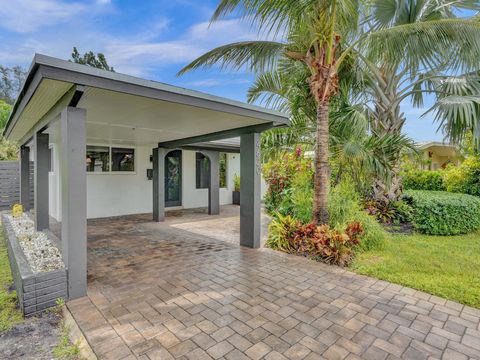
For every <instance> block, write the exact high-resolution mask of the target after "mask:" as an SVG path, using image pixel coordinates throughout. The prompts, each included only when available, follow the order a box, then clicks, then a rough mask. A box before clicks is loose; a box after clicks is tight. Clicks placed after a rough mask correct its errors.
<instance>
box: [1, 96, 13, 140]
mask: <svg viewBox="0 0 480 360" xmlns="http://www.w3.org/2000/svg"><path fill="white" fill-rule="evenodd" d="M11 111H12V106H11V105H10V104H8V103H6V102H5V101H4V100H0V134H1V133H2V132H3V129H4V128H5V126H6V125H7V121H8V117H9V116H10V112H11Z"/></svg>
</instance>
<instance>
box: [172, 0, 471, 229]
mask: <svg viewBox="0 0 480 360" xmlns="http://www.w3.org/2000/svg"><path fill="white" fill-rule="evenodd" d="M368 4H369V3H366V4H363V2H362V3H360V2H359V1H357V0H323V1H320V0H222V1H221V3H220V5H219V6H218V7H217V9H216V11H215V13H214V15H213V17H212V21H216V20H218V19H219V18H221V17H225V16H228V15H230V14H232V13H233V14H238V15H239V16H240V17H241V18H243V19H245V20H247V21H249V22H250V23H251V24H252V25H255V26H257V27H258V28H259V31H260V32H264V33H265V32H267V33H268V34H271V36H272V37H273V38H274V39H273V40H263V41H244V42H239V43H233V44H228V45H224V46H220V47H218V48H216V49H213V50H211V51H209V52H207V53H206V54H204V55H202V56H200V57H199V58H198V59H196V60H194V61H193V62H192V63H190V64H189V65H187V66H185V67H184V68H183V69H182V70H181V71H180V72H179V74H183V73H185V72H187V71H191V70H193V69H197V68H201V67H210V66H213V65H216V64H219V65H220V66H221V67H222V68H225V67H231V68H234V69H243V68H245V67H247V68H249V69H250V70H251V71H253V72H255V73H257V74H258V73H262V72H265V71H267V70H271V69H275V68H276V67H277V66H278V64H279V62H281V61H282V60H291V61H294V62H299V63H301V64H303V65H304V66H305V67H306V69H308V71H309V74H310V76H309V81H308V85H309V90H310V92H311V94H312V97H313V99H314V100H315V104H316V136H315V138H316V141H315V161H314V166H315V178H314V199H313V217H314V219H313V220H314V221H315V222H317V223H320V224H324V223H327V222H328V211H327V206H328V184H329V148H328V142H329V126H328V125H329V124H328V116H329V108H330V103H331V100H332V98H333V97H335V95H337V93H338V89H339V80H340V78H339V73H340V70H341V68H342V66H343V64H344V62H345V60H346V59H348V57H349V56H350V55H351V54H352V53H353V52H358V49H359V48H362V47H367V48H369V49H372V50H375V51H370V52H369V53H370V54H374V55H377V57H378V59H381V60H384V61H395V60H396V59H399V58H401V57H403V56H404V50H405V48H406V47H408V48H411V49H413V48H414V47H415V46H416V45H414V44H415V43H418V44H420V45H423V47H422V49H420V50H419V51H417V52H416V53H414V54H410V55H411V59H410V60H409V61H411V62H417V63H426V62H428V60H429V59H430V58H431V57H432V55H431V54H432V53H435V52H438V51H439V50H440V51H441V50H444V49H447V48H448V46H450V45H451V41H452V38H455V40H456V41H457V42H458V43H459V44H463V43H464V42H465V41H469V40H471V41H470V44H473V43H476V41H477V42H478V41H480V40H475V35H476V34H477V33H475V32H474V31H473V29H475V30H478V29H479V26H478V24H473V23H470V22H469V23H464V24H454V25H453V24H450V23H448V22H442V21H438V22H437V23H436V24H435V27H433V28H428V29H425V28H422V27H419V26H410V27H409V26H407V27H400V28H395V29H393V30H392V29H383V28H382V29H380V30H376V29H374V28H369V27H367V26H365V24H364V23H363V21H362V22H360V21H359V20H360V19H362V20H365V19H367V16H366V15H363V14H367V12H368V6H367V5H368ZM361 14H362V16H361ZM445 33H448V34H452V36H451V37H450V38H448V41H446V39H445V36H444V35H445ZM472 33H473V34H472ZM276 39H280V40H278V41H276ZM472 39H473V40H472ZM427 45H428V46H427Z"/></svg>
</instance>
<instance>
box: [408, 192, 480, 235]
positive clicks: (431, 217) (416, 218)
mask: <svg viewBox="0 0 480 360" xmlns="http://www.w3.org/2000/svg"><path fill="white" fill-rule="evenodd" d="M405 197H406V198H407V199H409V201H411V203H412V206H413V223H414V226H415V228H416V229H417V230H418V231H420V232H423V233H426V234H431V235H458V234H466V233H469V232H472V231H475V230H477V229H479V228H480V199H478V198H477V197H474V196H471V195H467V194H452V193H448V192H444V191H418V190H417V191H415V190H409V191H407V192H405Z"/></svg>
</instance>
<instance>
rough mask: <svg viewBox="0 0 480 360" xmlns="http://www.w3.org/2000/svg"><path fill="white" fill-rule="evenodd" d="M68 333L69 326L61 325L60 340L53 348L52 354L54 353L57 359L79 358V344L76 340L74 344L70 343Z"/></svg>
mask: <svg viewBox="0 0 480 360" xmlns="http://www.w3.org/2000/svg"><path fill="white" fill-rule="evenodd" d="M68 334H69V328H68V327H67V326H66V325H63V326H62V329H61V333H60V340H59V342H58V344H57V346H55V347H54V348H53V355H55V357H56V358H57V359H61V360H78V359H81V356H80V346H79V344H78V342H77V343H75V344H72V342H71V341H70V337H69V336H68Z"/></svg>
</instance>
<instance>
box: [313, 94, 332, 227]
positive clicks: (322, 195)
mask: <svg viewBox="0 0 480 360" xmlns="http://www.w3.org/2000/svg"><path fill="white" fill-rule="evenodd" d="M329 103H330V101H329V100H325V101H322V102H320V103H318V105H317V134H316V138H317V142H316V148H315V177H314V194H313V221H314V222H315V223H316V224H318V225H323V224H328V220H329V217H328V189H329V180H330V179H329V178H330V169H329V164H328V158H329V150H328V138H329V128H328V109H329Z"/></svg>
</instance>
